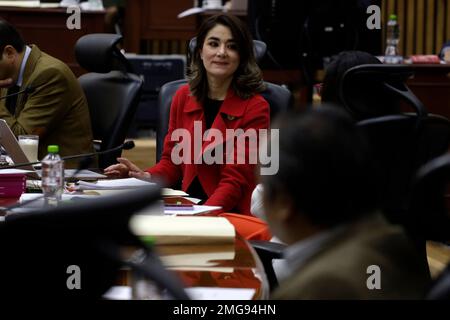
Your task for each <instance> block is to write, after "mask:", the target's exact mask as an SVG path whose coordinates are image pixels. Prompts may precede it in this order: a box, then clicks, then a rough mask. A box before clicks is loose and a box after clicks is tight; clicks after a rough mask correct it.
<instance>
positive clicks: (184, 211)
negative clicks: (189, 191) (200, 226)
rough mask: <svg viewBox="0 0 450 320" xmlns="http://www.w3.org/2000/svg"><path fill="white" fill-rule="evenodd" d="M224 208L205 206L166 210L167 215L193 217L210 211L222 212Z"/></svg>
mask: <svg viewBox="0 0 450 320" xmlns="http://www.w3.org/2000/svg"><path fill="white" fill-rule="evenodd" d="M220 209H222V207H219V206H203V205H193V206H192V209H190V208H189V209H186V208H184V209H173V207H171V209H164V214H165V215H169V216H170V215H176V216H191V215H196V214H200V213H206V212H210V211H215V210H220Z"/></svg>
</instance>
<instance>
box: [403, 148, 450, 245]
mask: <svg viewBox="0 0 450 320" xmlns="http://www.w3.org/2000/svg"><path fill="white" fill-rule="evenodd" d="M449 183H450V154H449V153H447V154H444V155H442V156H440V157H437V158H435V159H433V160H431V161H429V162H428V163H426V164H425V165H424V166H422V167H421V168H420V170H419V171H418V173H417V175H416V177H415V180H414V184H413V189H412V193H411V201H410V208H409V212H410V217H409V221H408V222H409V223H408V225H407V230H408V231H409V232H410V233H411V234H412V235H413V236H414V237H415V238H416V239H418V240H422V241H426V240H433V241H440V242H448V241H450V212H449V209H450V208H449V207H448V203H447V201H448V192H449V189H448V185H449Z"/></svg>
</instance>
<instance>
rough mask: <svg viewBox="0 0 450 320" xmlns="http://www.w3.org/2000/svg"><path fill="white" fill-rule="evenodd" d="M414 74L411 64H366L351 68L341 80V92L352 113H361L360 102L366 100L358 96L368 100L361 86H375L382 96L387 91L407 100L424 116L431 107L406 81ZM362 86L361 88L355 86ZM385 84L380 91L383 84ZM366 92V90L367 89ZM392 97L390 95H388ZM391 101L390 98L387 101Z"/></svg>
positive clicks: (342, 99)
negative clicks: (427, 106)
mask: <svg viewBox="0 0 450 320" xmlns="http://www.w3.org/2000/svg"><path fill="white" fill-rule="evenodd" d="M413 75H414V70H413V69H412V67H411V66H407V65H384V64H363V65H358V66H355V67H352V68H350V69H349V70H347V71H346V72H345V73H344V75H343V76H342V78H341V79H340V82H339V95H340V98H341V101H342V102H343V103H344V105H345V107H346V108H347V109H348V110H349V111H350V112H351V113H352V114H356V115H357V114H358V113H361V110H359V109H360V106H361V105H363V104H364V103H361V101H358V99H357V97H362V98H363V100H367V97H366V96H364V94H363V91H361V89H366V88H371V87H373V86H374V85H375V84H377V85H375V87H376V88H377V90H378V91H379V92H377V94H378V96H376V95H373V97H371V98H374V97H376V98H380V99H381V98H382V97H384V95H383V92H388V93H389V95H392V96H393V97H396V98H398V99H401V100H404V101H406V102H407V103H408V104H409V105H410V106H411V107H412V108H413V109H414V110H415V112H416V113H417V114H418V115H419V116H420V117H425V116H426V115H427V109H426V108H425V106H424V105H423V103H422V102H421V101H420V100H419V99H418V98H417V97H416V96H415V95H414V93H413V92H412V91H411V90H410V89H409V87H408V86H407V85H406V81H407V80H408V79H409V78H410V77H411V76H413ZM355 86H359V90H357V89H355ZM381 87H382V88H383V89H382V91H380V88H381ZM364 92H365V91H364ZM384 98H388V97H384ZM383 102H384V103H386V104H388V103H389V101H383Z"/></svg>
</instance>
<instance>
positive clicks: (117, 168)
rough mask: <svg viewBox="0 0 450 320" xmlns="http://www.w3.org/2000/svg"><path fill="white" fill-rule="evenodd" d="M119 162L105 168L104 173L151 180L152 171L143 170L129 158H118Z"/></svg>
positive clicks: (114, 176) (111, 176) (119, 176)
mask: <svg viewBox="0 0 450 320" xmlns="http://www.w3.org/2000/svg"><path fill="white" fill-rule="evenodd" d="M117 161H118V162H119V163H118V164H113V165H112V166H109V167H108V168H106V169H105V171H104V174H105V175H107V176H108V177H110V178H127V177H132V178H136V179H141V180H147V181H149V180H150V178H151V175H150V173H148V172H145V171H143V170H141V169H140V168H139V167H138V166H136V165H135V164H134V163H132V162H131V161H130V160H128V159H127V158H117Z"/></svg>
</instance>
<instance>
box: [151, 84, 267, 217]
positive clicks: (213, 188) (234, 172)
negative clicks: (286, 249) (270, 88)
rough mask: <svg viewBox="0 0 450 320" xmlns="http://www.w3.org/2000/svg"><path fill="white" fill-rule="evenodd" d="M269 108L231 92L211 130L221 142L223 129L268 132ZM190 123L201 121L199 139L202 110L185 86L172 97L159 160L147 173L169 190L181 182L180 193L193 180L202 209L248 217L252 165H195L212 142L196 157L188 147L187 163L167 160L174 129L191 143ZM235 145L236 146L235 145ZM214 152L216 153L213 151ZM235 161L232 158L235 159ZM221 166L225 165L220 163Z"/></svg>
mask: <svg viewBox="0 0 450 320" xmlns="http://www.w3.org/2000/svg"><path fill="white" fill-rule="evenodd" d="M269 118H270V113H269V105H268V103H267V101H266V100H264V98H263V97H262V96H260V95H255V96H253V97H252V98H250V99H247V100H243V99H241V98H239V97H238V96H237V95H235V94H234V92H233V90H229V92H228V94H227V96H226V98H225V100H224V102H223V103H222V106H221V107H220V109H219V113H218V115H217V117H216V118H215V120H214V123H213V124H212V126H211V129H213V128H214V129H217V130H219V131H220V132H221V133H222V135H223V139H224V140H225V137H226V132H225V130H226V129H238V128H241V129H243V130H244V131H245V130H246V129H250V128H253V129H256V131H258V129H268V128H269V121H270V120H269ZM194 121H201V123H202V136H203V132H204V128H205V120H204V113H203V107H202V106H201V105H200V104H199V103H198V102H197V100H196V99H195V97H193V96H192V95H191V93H190V91H189V86H188V85H185V86H182V87H181V88H180V89H179V90H178V91H177V92H176V94H175V96H174V98H173V101H172V105H171V109H170V119H169V130H168V133H167V135H166V137H165V139H164V149H163V153H162V155H161V160H160V161H159V162H158V163H157V164H156V165H155V166H153V167H152V168H149V169H147V171H148V172H149V173H150V174H151V175H152V176H153V177H155V178H159V179H161V180H163V181H164V182H165V184H166V185H168V186H172V185H175V184H176V183H177V182H179V181H180V180H182V186H181V188H182V190H183V191H186V190H187V189H188V187H189V185H190V184H191V182H192V181H193V180H194V178H195V177H196V176H197V177H198V179H199V182H200V184H201V185H202V187H203V190H204V191H205V193H206V194H207V196H208V199H207V201H206V203H205V204H206V205H217V206H221V207H222V208H223V209H222V210H223V211H225V212H232V211H234V212H238V213H242V214H250V199H251V194H252V191H253V189H254V188H255V186H256V182H255V170H256V168H255V165H254V164H249V161H248V160H247V161H246V164H236V161H235V162H234V164H225V163H224V164H215V163H214V164H211V165H208V164H205V163H204V161H202V163H201V164H195V163H194V158H195V157H196V158H197V159H198V158H199V157H200V156H201V155H203V153H204V152H205V150H208V146H209V148H211V146H212V147H216V146H217V145H220V143H219V144H217V143H214V139H211V140H212V141H207V142H203V141H202V148H201V151H200V153H201V154H197V155H194V148H193V144H194V143H191V144H192V148H191V155H190V163H189V164H187V163H185V162H187V161H185V162H183V163H182V164H180V165H176V164H174V163H173V162H172V160H171V153H172V149H173V147H174V146H175V145H176V143H177V142H179V143H182V141H181V140H180V141H171V140H172V139H171V136H172V132H173V131H174V130H175V129H177V128H185V129H187V131H189V133H190V134H191V137H192V139H194ZM235 145H236V143H235ZM216 151H217V149H216ZM225 151H226V146H225V143H224V144H223V153H224V154H225ZM245 152H246V154H248V152H249V148H248V143H246V148H245ZM235 160H236V157H235ZM224 162H225V161H224Z"/></svg>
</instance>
